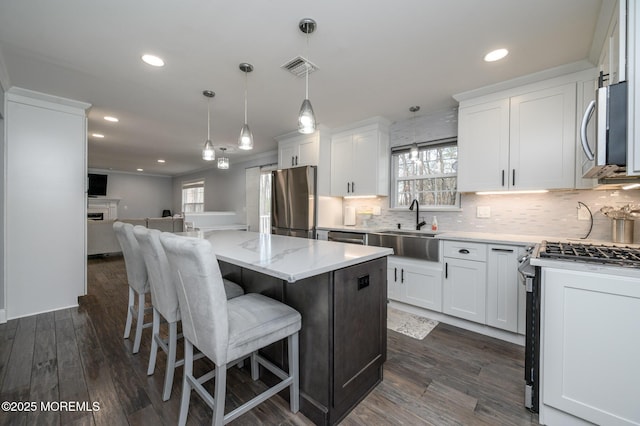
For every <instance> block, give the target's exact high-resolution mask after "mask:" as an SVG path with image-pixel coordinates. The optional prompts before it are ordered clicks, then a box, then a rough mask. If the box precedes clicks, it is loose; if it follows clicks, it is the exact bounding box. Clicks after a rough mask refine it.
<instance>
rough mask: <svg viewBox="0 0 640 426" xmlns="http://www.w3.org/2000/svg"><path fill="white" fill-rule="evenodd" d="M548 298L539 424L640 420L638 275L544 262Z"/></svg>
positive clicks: (629, 422)
mask: <svg viewBox="0 0 640 426" xmlns="http://www.w3.org/2000/svg"><path fill="white" fill-rule="evenodd" d="M568 267H574V265H571V264H570V263H568ZM585 269H586V268H585ZM594 269H595V268H594ZM542 303H543V307H544V309H543V313H542V314H543V316H542V323H541V340H542V345H541V346H542V353H541V385H542V387H541V391H542V392H541V402H542V403H541V405H540V423H541V424H548V425H553V424H562V425H568V424H571V425H577V424H584V425H586V424H589V425H591V424H599V425H638V424H640V405H639V404H638V401H639V394H638V382H640V368H638V359H640V340H639V339H638V330H640V315H638V312H640V279H639V278H637V277H632V276H631V274H628V276H622V275H610V274H609V273H607V272H591V271H576V270H565V269H555V268H547V267H543V268H542ZM576 417H577V418H579V419H583V420H585V421H578V420H577V419H576ZM587 422H588V423H587Z"/></svg>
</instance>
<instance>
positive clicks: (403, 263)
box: [387, 256, 442, 312]
mask: <svg viewBox="0 0 640 426" xmlns="http://www.w3.org/2000/svg"><path fill="white" fill-rule="evenodd" d="M387 283H388V290H387V297H388V298H389V299H392V300H397V301H399V302H404V303H407V304H409V305H414V306H419V307H421V308H425V309H429V310H432V311H437V312H442V264H441V263H437V262H428V261H424V260H417V259H411V258H407V257H402V256H389V257H388V258H387Z"/></svg>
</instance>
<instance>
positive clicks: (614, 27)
mask: <svg viewBox="0 0 640 426" xmlns="http://www.w3.org/2000/svg"><path fill="white" fill-rule="evenodd" d="M615 3H616V4H615V9H614V11H613V14H612V16H611V21H610V22H609V27H608V29H607V34H606V36H605V39H604V44H603V46H602V51H601V52H600V58H599V60H598V71H601V72H602V73H603V74H604V75H605V76H606V80H605V81H604V82H603V83H604V85H609V84H615V83H619V82H621V81H625V80H626V79H627V76H626V71H627V70H626V59H627V51H626V49H627V40H626V34H627V16H626V15H627V7H626V1H625V0H621V1H617V2H615ZM630 3H634V1H631V2H630Z"/></svg>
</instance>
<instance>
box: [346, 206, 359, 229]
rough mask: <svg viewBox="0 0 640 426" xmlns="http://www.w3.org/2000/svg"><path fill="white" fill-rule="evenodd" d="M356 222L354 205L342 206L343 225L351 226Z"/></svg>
mask: <svg viewBox="0 0 640 426" xmlns="http://www.w3.org/2000/svg"><path fill="white" fill-rule="evenodd" d="M355 224H356V208H355V207H349V206H347V207H345V208H344V225H345V226H353V225H355Z"/></svg>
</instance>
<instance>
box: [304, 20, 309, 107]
mask: <svg viewBox="0 0 640 426" xmlns="http://www.w3.org/2000/svg"><path fill="white" fill-rule="evenodd" d="M306 34H307V62H305V64H304V66H305V69H306V71H307V73H306V88H305V92H304V93H305V99H309V31H307V32H306Z"/></svg>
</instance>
